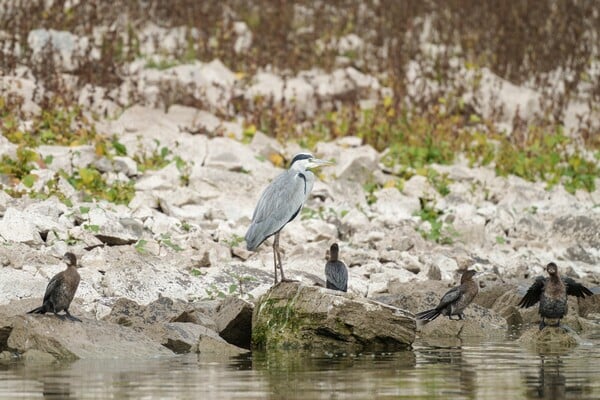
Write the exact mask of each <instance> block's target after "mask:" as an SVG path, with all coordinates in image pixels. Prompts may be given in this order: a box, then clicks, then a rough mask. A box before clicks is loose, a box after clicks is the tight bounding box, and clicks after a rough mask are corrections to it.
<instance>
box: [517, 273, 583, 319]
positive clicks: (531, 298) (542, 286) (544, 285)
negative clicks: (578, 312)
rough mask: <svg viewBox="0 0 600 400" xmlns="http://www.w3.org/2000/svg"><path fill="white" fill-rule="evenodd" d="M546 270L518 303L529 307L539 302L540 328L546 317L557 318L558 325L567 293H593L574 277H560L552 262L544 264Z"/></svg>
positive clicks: (565, 311)
mask: <svg viewBox="0 0 600 400" xmlns="http://www.w3.org/2000/svg"><path fill="white" fill-rule="evenodd" d="M546 271H547V272H548V275H549V277H548V278H546V277H543V276H538V277H537V278H536V279H535V282H533V284H532V285H531V286H530V287H529V289H528V290H527V293H526V294H525V296H523V298H522V299H521V301H520V302H519V304H518V305H519V306H520V307H521V308H529V307H531V306H533V305H534V304H535V303H537V302H538V301H539V302H540V306H539V313H540V315H541V317H542V320H541V321H540V330H542V329H544V327H545V326H546V318H550V319H558V322H557V323H556V326H560V320H561V318H562V317H564V316H565V314H566V313H567V309H568V306H567V295H570V296H575V297H585V296H591V295H593V294H594V293H592V291H591V290H589V289H588V288H586V287H585V286H583V285H582V284H581V283H579V282H577V281H575V280H574V279H572V278H569V277H561V276H560V275H559V273H558V267H557V266H556V264H555V263H553V262H551V263H549V264H548V265H546Z"/></svg>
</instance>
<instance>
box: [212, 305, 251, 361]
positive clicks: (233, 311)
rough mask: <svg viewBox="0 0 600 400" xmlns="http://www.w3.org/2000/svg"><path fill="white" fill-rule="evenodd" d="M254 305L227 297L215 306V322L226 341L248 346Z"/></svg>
mask: <svg viewBox="0 0 600 400" xmlns="http://www.w3.org/2000/svg"><path fill="white" fill-rule="evenodd" d="M253 310H254V306H253V305H252V303H249V302H247V301H245V300H243V299H240V298H237V297H228V298H227V299H225V300H224V301H223V302H222V303H221V304H220V305H219V307H218V308H217V310H216V313H215V322H216V324H217V329H218V332H219V335H221V337H222V338H223V339H225V340H226V341H227V342H228V343H231V344H234V345H236V346H239V347H243V348H246V349H249V348H250V342H251V336H252V311H253Z"/></svg>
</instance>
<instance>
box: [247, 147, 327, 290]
mask: <svg viewBox="0 0 600 400" xmlns="http://www.w3.org/2000/svg"><path fill="white" fill-rule="evenodd" d="M329 164H331V163H330V162H328V161H324V160H319V159H318V158H315V157H313V155H312V154H309V153H299V154H296V155H295V156H294V158H293V159H292V163H291V164H290V168H289V169H288V170H287V171H285V172H283V173H282V174H280V175H279V176H277V177H276V178H275V179H274V180H273V181H272V182H271V183H270V184H269V185H268V186H267V187H266V188H265V190H264V191H263V193H262V195H261V196H260V199H259V200H258V204H257V205H256V208H255V209H254V214H253V215H252V223H251V224H250V227H249V228H248V232H246V246H247V248H248V250H251V251H253V250H256V248H258V246H260V245H261V243H262V242H264V241H265V240H266V239H267V238H269V237H271V236H273V235H275V238H274V240H273V264H274V267H275V283H277V270H278V269H279V272H280V274H281V281H285V280H286V279H285V276H284V275H283V266H282V264H281V254H280V253H279V232H280V231H281V230H282V229H283V227H284V226H285V225H286V224H287V223H288V222H290V221H291V220H293V219H294V218H296V216H297V215H298V213H299V212H300V210H301V209H302V206H303V205H304V202H305V201H306V200H307V199H308V195H309V194H310V192H311V190H312V188H313V184H314V181H315V176H314V174H313V173H312V172H311V171H310V170H308V168H313V167H318V166H321V165H329Z"/></svg>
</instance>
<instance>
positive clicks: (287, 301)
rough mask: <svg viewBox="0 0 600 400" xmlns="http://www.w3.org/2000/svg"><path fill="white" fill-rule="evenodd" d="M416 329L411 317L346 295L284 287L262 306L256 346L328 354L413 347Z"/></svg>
mask: <svg viewBox="0 0 600 400" xmlns="http://www.w3.org/2000/svg"><path fill="white" fill-rule="evenodd" d="M415 329H416V324H415V320H414V317H413V315H412V314H411V313H409V312H407V311H404V310H401V309H399V308H396V307H392V306H388V305H385V304H382V303H379V302H375V301H371V300H367V299H364V298H362V297H354V296H351V295H347V294H344V293H340V292H336V291H332V290H328V289H323V288H319V287H316V286H305V285H302V284H300V283H298V282H283V283H280V284H279V285H276V286H274V287H273V288H271V290H269V291H268V292H267V293H266V294H264V295H263V296H262V297H261V298H260V299H259V301H258V303H257V305H256V307H255V308H254V314H253V316H252V345H253V346H254V347H257V348H270V349H282V348H295V349H313V350H326V351H338V350H339V351H356V352H359V351H364V350H377V349H397V348H406V347H409V346H410V345H411V344H412V342H413V341H414V338H415Z"/></svg>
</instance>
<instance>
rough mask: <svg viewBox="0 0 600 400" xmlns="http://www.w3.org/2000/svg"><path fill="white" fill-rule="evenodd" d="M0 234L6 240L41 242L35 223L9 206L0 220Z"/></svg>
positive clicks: (28, 242)
mask: <svg viewBox="0 0 600 400" xmlns="http://www.w3.org/2000/svg"><path fill="white" fill-rule="evenodd" d="M0 236H2V238H4V240H6V241H8V242H20V243H27V244H31V245H35V244H41V243H42V238H41V236H40V233H39V231H38V229H37V228H36V226H35V223H34V222H33V221H31V217H30V216H28V215H27V214H25V213H23V212H21V211H19V210H17V209H16V208H13V207H9V208H7V209H6V211H5V212H4V217H3V218H2V220H0Z"/></svg>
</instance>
